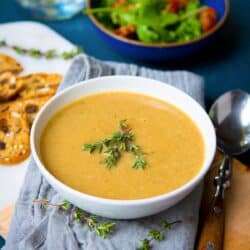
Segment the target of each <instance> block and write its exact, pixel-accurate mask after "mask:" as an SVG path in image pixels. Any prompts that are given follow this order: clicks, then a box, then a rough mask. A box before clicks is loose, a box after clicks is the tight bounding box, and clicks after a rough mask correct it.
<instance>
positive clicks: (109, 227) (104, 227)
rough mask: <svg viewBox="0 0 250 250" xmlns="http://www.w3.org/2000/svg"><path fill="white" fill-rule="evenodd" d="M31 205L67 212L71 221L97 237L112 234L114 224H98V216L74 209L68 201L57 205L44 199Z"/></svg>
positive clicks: (105, 222)
mask: <svg viewBox="0 0 250 250" xmlns="http://www.w3.org/2000/svg"><path fill="white" fill-rule="evenodd" d="M33 203H38V204H40V207H41V208H47V207H48V206H54V207H58V209H60V210H62V211H65V212H67V213H68V214H69V215H70V216H72V218H73V220H74V221H76V222H80V223H85V224H86V225H87V228H88V229H89V230H90V231H93V232H95V233H96V234H97V235H98V236H100V237H102V238H106V237H107V236H108V235H110V234H112V233H113V230H114V226H115V223H114V222H110V221H104V222H99V221H98V216H96V215H90V214H88V213H86V212H84V211H83V210H82V209H80V208H78V207H74V206H73V205H72V204H71V203H70V202H69V201H66V200H64V201H62V202H59V203H54V202H50V201H49V200H48V199H46V198H44V199H41V200H33Z"/></svg>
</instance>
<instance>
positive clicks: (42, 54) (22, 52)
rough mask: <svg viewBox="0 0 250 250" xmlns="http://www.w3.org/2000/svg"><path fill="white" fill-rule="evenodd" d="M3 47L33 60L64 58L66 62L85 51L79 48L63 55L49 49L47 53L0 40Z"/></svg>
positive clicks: (0, 45)
mask: <svg viewBox="0 0 250 250" xmlns="http://www.w3.org/2000/svg"><path fill="white" fill-rule="evenodd" d="M1 47H5V48H10V49H12V50H14V51H15V52H16V53H17V54H19V55H27V56H31V57H33V58H46V59H54V58H62V59H64V60H68V59H71V58H73V57H75V56H77V55H79V54H81V53H82V52H83V49H82V48H81V47H79V46H77V47H76V48H75V49H73V50H71V51H64V52H61V53H59V52H58V51H57V50H56V49H49V50H45V51H41V50H39V49H36V48H30V49H25V48H22V47H20V46H16V45H10V44H8V43H7V42H6V41H5V40H0V48H1Z"/></svg>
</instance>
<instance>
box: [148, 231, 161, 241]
mask: <svg viewBox="0 0 250 250" xmlns="http://www.w3.org/2000/svg"><path fill="white" fill-rule="evenodd" d="M148 236H150V237H152V238H153V239H155V240H157V241H162V240H164V235H163V233H162V232H161V231H159V230H156V229H151V230H150V231H149V234H148Z"/></svg>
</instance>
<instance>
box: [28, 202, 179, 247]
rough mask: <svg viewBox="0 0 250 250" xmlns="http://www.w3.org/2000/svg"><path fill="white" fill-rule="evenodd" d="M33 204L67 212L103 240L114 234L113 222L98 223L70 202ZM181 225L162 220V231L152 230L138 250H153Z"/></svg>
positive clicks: (177, 221) (94, 217)
mask: <svg viewBox="0 0 250 250" xmlns="http://www.w3.org/2000/svg"><path fill="white" fill-rule="evenodd" d="M33 203H37V204H39V205H40V207H41V208H42V209H45V208H47V207H49V206H52V207H57V208H58V209H60V210H62V211H64V212H66V213H68V214H69V216H72V219H73V220H74V221H76V222H79V223H84V224H86V226H87V228H88V229H89V230H90V231H92V232H94V233H95V234H97V235H98V236H100V237H102V238H104V239H105V238H106V237H107V236H109V235H111V234H112V233H114V227H115V223H114V222H111V221H104V222H103V221H102V222H100V221H98V216H97V215H90V214H88V213H86V212H84V211H83V210H82V209H80V208H78V207H75V206H74V205H72V204H71V203H70V202H69V201H67V200H63V201H62V202H59V203H55V202H51V201H49V200H48V199H47V198H43V199H41V200H33ZM178 223H181V220H176V221H173V222H168V221H167V220H162V221H161V222H160V226H161V229H160V230H159V229H154V228H152V229H150V230H149V232H148V235H147V237H146V238H144V239H143V240H141V241H140V246H139V247H138V248H136V250H150V249H152V243H153V241H163V240H164V239H165V234H164V233H165V232H166V230H170V229H172V227H173V226H174V225H175V224H178Z"/></svg>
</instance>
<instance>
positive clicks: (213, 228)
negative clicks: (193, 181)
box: [197, 155, 231, 250]
mask: <svg viewBox="0 0 250 250" xmlns="http://www.w3.org/2000/svg"><path fill="white" fill-rule="evenodd" d="M230 175H231V157H230V156H228V155H224V159H223V161H222V163H221V165H220V167H219V170H218V173H217V175H216V176H215V178H214V185H215V187H216V191H215V194H214V197H213V200H212V202H210V204H211V207H210V208H209V210H208V213H207V214H206V215H205V217H204V220H203V224H202V228H201V231H200V237H199V240H198V244H197V250H222V248H223V236H224V219H225V211H224V192H225V189H226V188H228V187H229V184H230V181H229V178H230ZM206 188H208V187H206V186H205V189H206Z"/></svg>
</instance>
